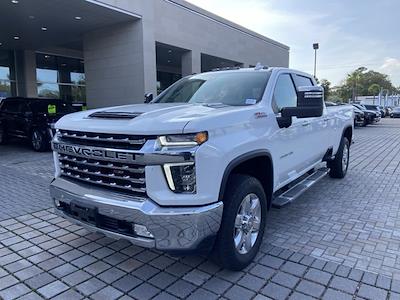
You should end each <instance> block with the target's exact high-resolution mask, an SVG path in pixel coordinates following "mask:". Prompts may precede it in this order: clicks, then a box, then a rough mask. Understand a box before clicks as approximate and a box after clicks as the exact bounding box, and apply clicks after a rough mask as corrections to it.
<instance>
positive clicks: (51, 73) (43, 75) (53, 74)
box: [36, 69, 58, 83]
mask: <svg viewBox="0 0 400 300" xmlns="http://www.w3.org/2000/svg"><path fill="white" fill-rule="evenodd" d="M36 77H37V81H38V82H46V83H50V82H53V83H57V82H58V71H57V70H45V69H36Z"/></svg>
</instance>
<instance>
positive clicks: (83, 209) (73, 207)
mask: <svg viewBox="0 0 400 300" xmlns="http://www.w3.org/2000/svg"><path fill="white" fill-rule="evenodd" d="M70 213H71V215H72V217H74V218H75V219H78V220H81V221H82V222H85V223H89V224H92V225H95V226H96V225H97V224H98V211H97V208H96V207H93V206H89V205H86V204H85V205H84V204H82V203H78V202H71V203H70Z"/></svg>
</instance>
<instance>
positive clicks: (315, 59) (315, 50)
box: [313, 43, 319, 78]
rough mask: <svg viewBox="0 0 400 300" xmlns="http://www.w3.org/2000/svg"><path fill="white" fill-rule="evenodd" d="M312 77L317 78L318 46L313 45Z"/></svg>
mask: <svg viewBox="0 0 400 300" xmlns="http://www.w3.org/2000/svg"><path fill="white" fill-rule="evenodd" d="M313 48H314V77H315V78H317V50H318V49H319V44H318V43H314V44H313Z"/></svg>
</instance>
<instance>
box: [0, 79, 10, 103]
mask: <svg viewBox="0 0 400 300" xmlns="http://www.w3.org/2000/svg"><path fill="white" fill-rule="evenodd" d="M10 96H11V84H10V81H5V80H1V81H0V99H1V98H6V97H10Z"/></svg>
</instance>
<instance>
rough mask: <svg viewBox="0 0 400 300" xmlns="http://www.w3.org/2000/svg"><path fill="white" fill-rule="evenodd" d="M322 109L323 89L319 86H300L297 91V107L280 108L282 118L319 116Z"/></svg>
mask: <svg viewBox="0 0 400 300" xmlns="http://www.w3.org/2000/svg"><path fill="white" fill-rule="evenodd" d="M323 110H324V89H323V87H321V86H302V87H299V88H298V92H297V107H284V108H282V111H281V115H282V117H283V118H291V117H297V118H311V117H321V116H322V114H323Z"/></svg>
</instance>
